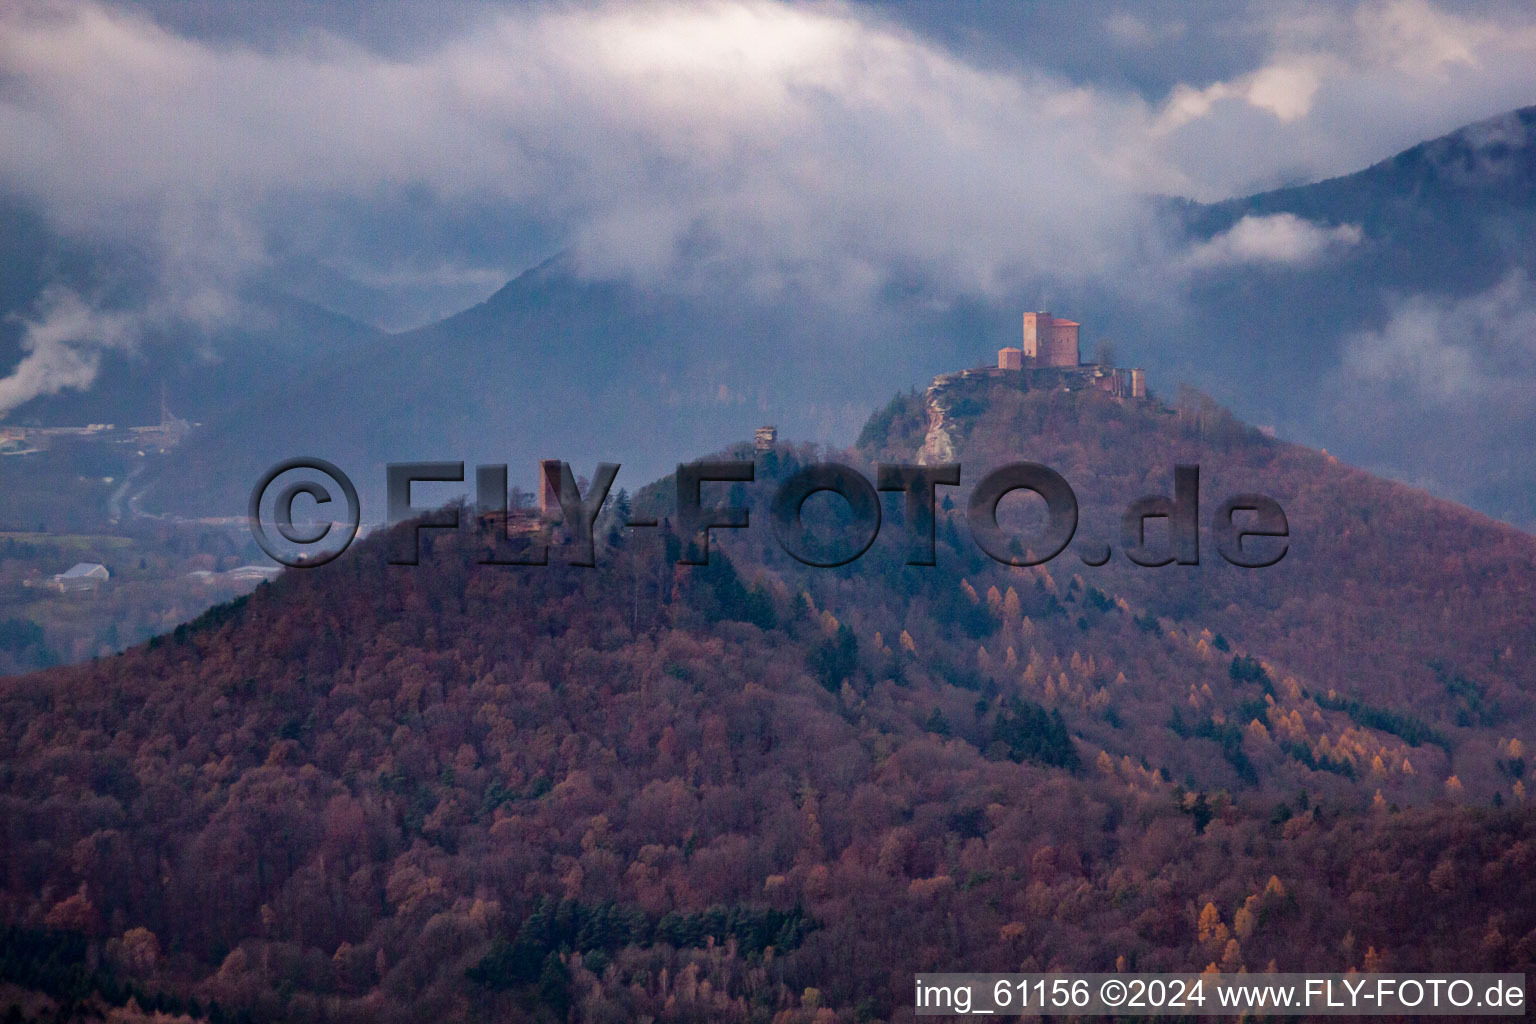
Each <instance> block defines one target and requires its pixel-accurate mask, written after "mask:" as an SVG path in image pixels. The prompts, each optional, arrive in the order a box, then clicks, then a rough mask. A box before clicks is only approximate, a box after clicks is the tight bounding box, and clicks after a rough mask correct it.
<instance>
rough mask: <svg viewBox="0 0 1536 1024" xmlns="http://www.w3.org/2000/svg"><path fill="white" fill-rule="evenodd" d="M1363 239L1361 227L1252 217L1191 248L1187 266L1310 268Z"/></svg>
mask: <svg viewBox="0 0 1536 1024" xmlns="http://www.w3.org/2000/svg"><path fill="white" fill-rule="evenodd" d="M1361 237H1362V233H1361V231H1360V226H1359V225H1358V224H1339V225H1337V226H1334V227H1324V226H1322V225H1319V224H1314V223H1312V222H1311V221H1309V220H1304V219H1302V218H1301V217H1298V216H1296V215H1295V214H1292V213H1276V214H1271V215H1269V216H1258V215H1255V214H1249V215H1247V216H1245V217H1244V218H1243V219H1242V220H1240V221H1238V222H1237V223H1236V224H1234V225H1232V226H1231V227H1230V228H1228V229H1227V230H1226V231H1223V232H1222V233H1221V234H1219V235H1216V236H1215V237H1214V238H1212V239H1210V240H1209V241H1207V242H1202V243H1200V244H1198V245H1196V246H1194V247H1193V248H1191V249H1190V250H1189V252H1188V254H1187V255H1186V256H1185V260H1184V264H1185V266H1187V267H1189V268H1191V269H1195V270H1206V269H1210V268H1213V267H1228V266H1239V265H1244V264H1258V265H1265V264H1269V265H1284V266H1310V265H1312V264H1314V263H1316V262H1317V261H1318V260H1320V259H1322V258H1323V257H1324V256H1326V255H1328V254H1330V253H1336V252H1338V251H1340V250H1342V249H1346V248H1348V247H1350V246H1353V245H1358V244H1359V242H1360V239H1361Z"/></svg>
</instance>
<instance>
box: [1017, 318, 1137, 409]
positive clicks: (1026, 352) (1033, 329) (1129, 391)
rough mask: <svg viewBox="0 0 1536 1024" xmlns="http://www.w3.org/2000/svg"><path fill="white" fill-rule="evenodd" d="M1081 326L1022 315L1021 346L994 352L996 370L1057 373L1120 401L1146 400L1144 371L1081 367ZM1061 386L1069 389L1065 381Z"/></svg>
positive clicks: (1060, 320)
mask: <svg viewBox="0 0 1536 1024" xmlns="http://www.w3.org/2000/svg"><path fill="white" fill-rule="evenodd" d="M1080 327H1082V324H1080V323H1078V322H1077V321H1076V320H1067V319H1064V318H1061V317H1055V316H1052V315H1051V314H1050V313H1046V312H1034V313H1025V314H1024V334H1023V338H1022V341H1021V344H1020V345H1019V346H1018V347H1017V348H1015V347H1012V346H1010V347H1008V348H1000V349H998V350H997V369H998V370H999V371H1008V370H1014V371H1021V372H1022V371H1038V370H1052V371H1056V373H1055V374H1054V375H1053V376H1057V377H1062V378H1072V377H1081V378H1083V379H1082V381H1081V382H1080V383H1082V384H1086V385H1088V386H1091V387H1096V388H1098V389H1100V390H1102V391H1108V392H1110V393H1111V394H1113V395H1116V396H1117V397H1121V398H1145V397H1147V375H1146V371H1145V370H1141V369H1124V368H1119V367H1114V366H1103V365H1100V364H1098V363H1090V364H1087V365H1084V364H1083V362H1082V357H1081V354H1080V353H1079V351H1078V338H1077V332H1078V329H1079V328H1080ZM1061 383H1062V385H1064V386H1067V387H1071V386H1072V382H1071V381H1070V380H1067V379H1064V380H1062V381H1061Z"/></svg>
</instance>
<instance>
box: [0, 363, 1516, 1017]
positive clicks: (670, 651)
mask: <svg viewBox="0 0 1536 1024" xmlns="http://www.w3.org/2000/svg"><path fill="white" fill-rule="evenodd" d="M936 430H937V431H941V432H942V433H943V434H944V437H943V438H939V437H938V436H937V435H936V433H935V431H936ZM946 446H947V447H946ZM940 449H943V450H946V451H948V452H949V453H950V454H951V455H952V456H953V458H954V461H958V462H960V463H961V464H962V467H963V477H962V479H963V485H962V486H961V487H960V488H959V489H958V490H957V491H956V492H955V493H954V495H953V498H952V501H950V502H948V503H947V504H950V505H953V507H954V508H953V509H946V510H944V511H942V512H941V515H940V523H939V528H938V546H937V563H938V564H937V565H936V566H933V567H917V566H906V565H904V564H903V555H904V548H903V544H902V537H901V532H902V530H901V528H902V526H903V524H902V522H901V513H900V502H899V500H898V499H896V498H894V497H892V498H888V499H887V505H886V521H885V526H884V528H883V529H882V532H881V537H880V539H879V540H878V541H877V542H876V543H875V545H874V547H873V548H872V549H871V550H870V551H869V552H868V553H867V554H865V555H864V556H863V558H861V559H859V560H858V561H855V562H853V563H851V564H849V565H846V566H844V567H841V568H837V569H814V568H808V567H804V566H801V565H799V564H797V563H795V562H793V561H791V560H790V559H788V558H787V557H785V556H784V555H783V554H782V552H780V551H779V550H778V547H777V544H776V543H775V541H774V538H773V533H772V531H771V529H770V528H769V525H768V522H767V520H766V516H765V515H764V514H763V510H764V509H765V508H766V503H767V498H768V496H769V495H770V494H771V493H772V491H773V488H774V486H775V482H776V481H777V480H779V479H782V478H783V477H785V476H786V475H787V474H789V473H791V472H792V471H793V470H794V469H795V468H796V467H797V466H798V465H799V464H800V463H801V462H803V461H804V460H806V459H808V458H809V457H810V455H811V454H812V453H810V452H809V451H808V450H806V449H803V448H796V447H794V446H782V447H780V448H779V449H778V450H776V451H775V452H773V453H769V454H765V455H761V456H758V466H757V471H758V472H757V481H756V482H754V483H753V484H751V485H739V486H732V485H711V486H716V487H719V491H718V492H714V491H712V492H711V494H717V496H719V497H722V498H723V497H725V496H726V495H731V496H734V497H736V498H738V499H741V500H748V501H751V502H753V503H754V504H755V506H756V507H757V512H756V513H755V515H754V522H753V526H752V527H751V528H750V529H748V530H746V531H742V532H737V533H734V534H733V533H732V532H731V531H718V532H717V534H716V538H717V539H716V540H715V542H714V546H715V548H716V555H715V562H714V564H712V565H711V566H709V567H707V568H690V567H685V566H678V565H676V564H675V560H676V556H677V553H678V550H679V547H680V545H679V544H678V542H677V540H676V538H674V537H671V536H670V535H669V534H668V533H666V532H665V531H642V530H634V531H626V530H623V529H620V528H618V524H617V523H615V522H614V521H613V519H612V518H611V517H609V518H607V519H605V521H604V524H603V528H602V530H601V531H600V533H601V535H602V539H601V542H600V551H599V558H598V561H599V568H597V569H591V570H585V569H577V568H570V567H565V566H562V565H559V564H555V565H551V566H549V567H546V568H509V567H506V566H484V565H479V564H477V563H478V560H479V558H480V557H481V555H482V553H483V549H484V545H483V543H482V540H483V539H482V538H481V537H479V536H477V535H474V534H472V533H467V532H466V533H464V534H458V535H447V534H439V535H436V536H432V535H430V534H429V535H425V537H424V540H423V550H422V558H421V565H420V566H417V567H405V566H390V565H386V564H385V561H384V558H385V545H387V544H390V543H393V542H395V541H396V540H398V536H387V535H385V536H377V537H372V538H369V539H368V540H366V541H364V542H362V543H360V544H358V545H356V546H355V548H354V550H353V551H351V552H350V553H349V554H348V555H347V556H346V557H344V558H343V559H341V560H339V561H338V562H336V563H333V564H331V565H329V566H325V567H323V568H320V569H316V570H312V571H307V572H290V573H287V574H285V575H284V576H283V577H282V578H281V579H279V580H278V581H277V582H276V583H274V584H271V585H265V586H263V587H261V588H259V589H258V591H257V592H256V593H255V594H253V595H252V596H251V597H249V598H248V599H246V600H244V601H243V602H239V603H236V604H234V605H229V606H224V607H221V608H218V609H215V610H214V611H212V612H210V613H208V614H207V615H205V616H204V617H203V618H202V619H200V620H198V621H197V622H195V623H192V624H189V625H188V626H186V627H183V628H181V629H178V630H177V631H176V632H175V633H173V634H170V635H167V636H165V637H162V638H160V639H159V640H158V641H155V642H153V643H151V644H149V645H146V646H144V647H140V648H136V649H133V650H131V651H128V652H126V653H124V654H122V655H120V656H117V657H113V658H110V659H105V660H101V661H97V662H93V663H91V664H89V665H82V666H76V667H73V668H69V669H60V670H54V671H50V672H47V673H39V674H36V675H32V676H27V677H21V678H14V679H7V680H3V681H0V844H3V846H0V924H4V925H6V926H10V930H9V931H6V932H5V933H4V934H3V936H0V940H3V941H0V971H3V975H0V986H4V987H3V988H0V1012H3V1010H4V1008H5V1000H6V999H7V998H12V999H14V1000H16V1001H17V1002H18V1003H19V1004H21V1005H22V1007H23V1011H24V1012H25V1013H27V1014H36V1015H41V1014H42V1012H43V1009H44V1007H45V1005H47V1004H53V1005H60V1004H62V1005H65V1006H69V1005H75V1006H77V1007H79V1008H81V1009H82V1010H83V1009H84V1008H89V1007H92V1006H95V1007H100V1006H104V1005H106V1004H110V1003H124V1002H125V1001H126V1000H128V999H129V997H130V996H131V997H132V999H133V1004H132V1005H136V1006H138V1007H141V1008H143V1007H159V1008H162V1009H165V1010H168V1011H176V1012H186V1013H188V1014H190V1015H192V1016H194V1017H196V1018H199V1019H203V1018H206V1019H211V1020H236V1019H249V1020H253V1021H257V1020H259V1021H268V1020H271V1021H276V1020H293V1021H320V1020H329V1021H359V1022H361V1021H401V1022H406V1021H411V1022H416V1021H420V1020H423V1019H438V1020H441V1021H445V1022H448V1021H461V1020H462V1021H468V1020H485V1019H509V1018H519V1017H526V1018H527V1019H534V1020H538V1019H545V1020H566V1019H573V1020H581V1021H617V1020H634V1019H641V1018H643V1017H645V1016H652V1017H655V1018H656V1019H659V1020H677V1021H692V1020H699V1021H703V1020H741V1021H749V1020H751V1021H757V1020H761V1021H782V1022H785V1024H788V1022H795V1021H829V1020H839V1021H841V1020H847V1021H853V1020H884V1019H891V1018H893V1017H896V1016H898V1015H899V1014H900V1013H901V1012H902V1008H903V1007H904V1006H906V1005H908V1000H909V999H910V986H911V978H912V975H913V974H914V973H915V972H917V971H933V970H960V969H967V970H1013V969H1026V970H1034V969H1046V968H1061V969H1078V970H1092V969H1104V970H1109V969H1115V968H1116V967H1117V966H1123V967H1124V968H1126V969H1139V970H1171V969H1182V968H1204V967H1206V966H1207V965H1209V964H1216V965H1218V966H1223V967H1226V968H1229V969H1234V970H1235V969H1237V968H1239V967H1247V968H1248V969H1250V970H1260V969H1263V968H1265V967H1267V966H1269V965H1271V964H1273V965H1275V966H1276V967H1278V968H1280V969H1297V970H1300V969H1307V970H1345V969H1349V968H1352V967H1356V968H1360V969H1363V970H1372V969H1396V970H1422V969H1431V968H1434V969H1441V970H1444V969H1448V968H1455V969H1465V970H1477V969H1489V970H1492V969H1500V970H1530V969H1531V967H1532V963H1533V959H1536V882H1533V880H1532V879H1533V875H1532V872H1531V870H1530V869H1531V865H1532V863H1533V860H1536V823H1533V821H1532V816H1531V814H1530V812H1529V811H1528V809H1527V806H1528V805H1527V804H1526V802H1525V799H1524V787H1525V785H1526V784H1527V783H1528V782H1529V781H1530V780H1529V779H1526V778H1525V774H1526V770H1527V765H1528V763H1529V759H1528V757H1527V753H1526V744H1527V743H1528V742H1529V739H1530V734H1531V724H1532V716H1533V710H1532V704H1531V700H1530V693H1529V676H1528V674H1523V673H1524V672H1525V670H1523V669H1522V668H1521V666H1523V665H1528V664H1530V663H1531V655H1532V653H1533V652H1532V648H1533V645H1536V628H1533V621H1532V620H1533V615H1536V612H1533V608H1536V605H1533V602H1532V600H1531V585H1532V584H1531V581H1532V580H1533V579H1536V575H1533V569H1536V564H1533V563H1536V543H1533V541H1532V539H1531V538H1530V537H1529V536H1527V535H1525V534H1522V533H1520V532H1518V531H1515V530H1512V529H1509V528H1507V527H1504V526H1501V525H1499V524H1497V523H1495V522H1493V521H1491V520H1488V519H1486V518H1484V517H1482V516H1479V515H1476V514H1473V513H1470V512H1467V511H1465V510H1463V509H1459V508H1456V507H1454V506H1450V505H1447V504H1445V503H1442V502H1437V501H1434V500H1432V499H1430V498H1428V497H1426V496H1424V495H1422V494H1419V493H1417V492H1414V491H1411V490H1408V489H1406V488H1403V487H1401V486H1398V485H1395V484H1389V483H1386V482H1383V481H1380V480H1376V479H1373V478H1371V477H1369V476H1367V475H1365V474H1363V473H1360V472H1358V471H1355V470H1351V469H1349V468H1348V467H1346V466H1343V465H1340V464H1338V463H1337V462H1335V461H1333V460H1331V459H1330V458H1329V457H1328V456H1326V455H1323V454H1320V453H1316V452H1311V451H1307V450H1305V449H1301V448H1297V447H1295V446H1292V445H1288V444H1284V443H1280V442H1276V441H1273V440H1271V439H1268V438H1265V437H1262V436H1261V435H1259V434H1258V433H1256V432H1255V431H1252V430H1251V429H1249V428H1247V427H1245V426H1243V425H1242V424H1239V423H1237V422H1235V421H1233V420H1232V419H1231V418H1230V417H1228V416H1226V415H1225V414H1223V413H1222V412H1221V411H1220V410H1218V409H1215V408H1214V407H1211V406H1210V405H1209V404H1208V403H1202V402H1199V401H1198V400H1193V399H1192V400H1189V401H1186V402H1183V403H1181V404H1180V406H1179V407H1175V408H1169V407H1165V406H1162V405H1160V404H1157V403H1151V402H1148V403H1133V404H1120V403H1117V402H1114V401H1112V400H1110V399H1108V398H1107V397H1105V396H1101V395H1097V394H1064V393H1059V392H1056V393H1051V392H1027V393H1026V392H1021V391H1019V390H1017V388H1016V387H1013V386H1010V385H1007V384H1001V383H998V382H996V381H993V380H985V379H983V380H976V381H968V382H962V384H960V385H957V386H955V387H952V388H949V389H946V390H942V391H941V392H939V393H936V394H927V395H908V396H901V397H898V398H897V399H896V400H895V401H893V402H892V403H891V405H890V406H889V407H888V408H887V409H885V410H883V411H882V412H881V413H880V414H878V415H877V416H876V417H875V418H874V419H873V420H872V421H871V423H870V426H869V427H868V429H866V431H865V434H864V437H863V438H862V439H861V443H860V446H859V448H858V449H857V450H855V451H850V452H846V453H841V454H839V453H822V454H823V455H826V456H828V457H836V458H839V459H841V460H844V461H850V462H853V463H856V464H858V465H860V467H861V468H863V469H865V470H866V471H870V472H872V470H871V466H870V464H871V463H873V462H875V461H910V460H911V459H913V458H914V457H915V456H916V454H917V453H918V452H919V451H920V450H925V451H927V452H930V453H931V452H934V451H937V450H940ZM727 454H734V455H737V456H743V457H751V455H750V447H749V446H743V447H740V448H737V449H735V450H733V451H732V452H729V453H727ZM1020 458H1026V459H1032V460H1035V461H1038V462H1043V463H1045V464H1047V465H1050V466H1052V467H1053V468H1055V469H1056V470H1057V471H1058V472H1060V473H1061V474H1062V475H1063V476H1065V477H1066V479H1067V480H1068V481H1069V482H1070V483H1071V485H1072V486H1073V488H1074V490H1075V491H1076V493H1077V496H1078V499H1079V501H1080V503H1081V522H1080V526H1079V530H1078V536H1079V538H1080V539H1081V540H1098V541H1107V542H1109V543H1111V544H1114V545H1115V547H1116V549H1117V554H1116V555H1115V556H1114V558H1113V559H1112V560H1111V561H1110V563H1109V564H1108V565H1106V566H1102V567H1098V568H1094V567H1090V566H1088V565H1086V564H1084V562H1083V560H1082V559H1081V558H1080V557H1079V555H1078V549H1077V548H1076V547H1073V548H1071V549H1069V550H1068V551H1067V552H1064V553H1063V554H1062V555H1061V556H1059V557H1058V558H1057V559H1056V560H1053V561H1052V562H1050V563H1048V564H1047V565H1045V566H1041V567H1036V568H1009V567H1005V566H1002V565H1000V564H998V563H996V562H993V561H991V560H990V559H988V558H987V557H986V556H984V555H982V554H981V553H980V552H979V551H978V550H977V548H976V547H975V545H974V544H973V543H972V542H971V539H970V537H969V530H968V528H967V525H966V524H965V522H964V521H963V516H962V515H961V513H960V512H959V511H958V510H961V509H964V508H965V505H966V495H967V493H968V488H969V486H971V485H973V484H974V483H975V482H976V481H977V480H979V479H980V478H981V475H982V474H983V473H984V472H985V471H986V470H987V469H989V468H991V467H992V466H994V465H999V464H1002V463H1004V462H1009V461H1014V460H1017V459H1020ZM1176 463H1198V464H1199V465H1200V467H1201V473H1202V494H1201V502H1202V513H1201V520H1202V526H1203V525H1204V524H1205V522H1207V521H1208V519H1209V514H1210V512H1211V511H1212V510H1214V508H1215V506H1216V505H1217V504H1218V503H1219V502H1220V500H1221V499H1222V498H1223V497H1225V496H1226V495H1228V494H1230V493H1234V492H1237V491H1258V492H1262V493H1264V494H1268V495H1270V496H1272V497H1273V498H1275V499H1276V500H1277V501H1278V502H1279V503H1280V504H1281V505H1282V507H1283V508H1284V509H1285V511H1286V513H1287V516H1288V518H1289V522H1290V532H1291V536H1290V539H1289V543H1290V550H1289V552H1288V554H1287V555H1286V557H1285V558H1284V559H1283V560H1282V561H1281V562H1280V563H1279V564H1278V565H1276V566H1273V567H1271V568H1267V569H1257V570H1246V569H1239V568H1237V567H1234V566H1231V565H1228V564H1226V563H1225V562H1224V561H1222V560H1221V559H1220V558H1219V557H1218V556H1216V554H1215V552H1214V550H1213V549H1212V547H1211V545H1210V543H1209V541H1208V539H1206V538H1202V561H1201V564H1200V565H1199V566H1198V567H1188V566H1174V565H1170V566H1166V567H1163V568H1159V569H1151V568H1144V567H1141V566H1137V565H1132V564H1130V563H1129V562H1127V561H1126V560H1125V559H1124V558H1123V557H1122V556H1121V555H1120V554H1119V553H1118V548H1119V543H1118V527H1117V525H1116V524H1117V523H1118V518H1119V510H1120V509H1121V508H1123V507H1124V506H1125V505H1126V504H1128V503H1129V502H1130V501H1131V500H1132V499H1134V498H1136V497H1139V496H1140V495H1142V494H1146V493H1171V492H1172V475H1173V466H1174V465H1175V464H1176ZM666 493H667V482H666V481H663V482H662V484H661V485H658V486H657V487H654V488H651V489H648V490H647V491H646V492H645V493H643V494H641V495H639V496H637V499H636V503H635V504H636V507H637V510H641V509H645V510H649V509H656V510H657V511H660V512H662V513H665V512H666V511H667V509H666V501H665V495H666ZM814 500H815V501H823V500H824V499H814ZM1016 500H1019V499H1013V498H1010V499H1007V500H1006V501H1005V517H1004V518H1005V520H1007V521H1008V522H1009V523H1010V524H1011V523H1013V522H1014V517H1013V514H1012V511H1011V510H1010V509H1009V507H1008V506H1009V503H1011V502H1014V501H1016ZM1020 504H1021V505H1022V501H1020ZM552 561H554V562H556V563H558V562H559V561H560V560H559V558H558V557H556V558H554V559H552ZM48 1012H49V1013H50V1014H51V1013H52V1012H53V1011H52V1009H49V1010H48ZM49 1019H50V1020H51V1019H53V1017H52V1016H50V1017H49Z"/></svg>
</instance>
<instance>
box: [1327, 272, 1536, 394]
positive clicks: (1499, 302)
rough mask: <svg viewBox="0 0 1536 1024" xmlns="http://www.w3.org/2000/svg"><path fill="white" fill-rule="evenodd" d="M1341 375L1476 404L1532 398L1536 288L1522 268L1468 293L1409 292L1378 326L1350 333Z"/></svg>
mask: <svg viewBox="0 0 1536 1024" xmlns="http://www.w3.org/2000/svg"><path fill="white" fill-rule="evenodd" d="M1340 375H1341V377H1342V382H1343V384H1344V385H1345V386H1346V387H1349V388H1368V389H1376V390H1383V391H1389V392H1392V393H1394V394H1396V395H1398V396H1402V397H1406V398H1408V399H1410V400H1412V401H1423V402H1427V403H1429V404H1432V405H1438V406H1455V407H1457V408H1471V407H1474V406H1481V407H1482V409H1483V414H1484V415H1486V412H1487V410H1488V408H1489V406H1487V405H1486V403H1489V402H1492V403H1494V406H1493V408H1495V409H1497V411H1498V413H1499V414H1500V415H1503V414H1504V413H1505V412H1510V411H1513V410H1511V409H1506V408H1503V405H1504V403H1506V402H1507V403H1512V404H1513V405H1517V406H1520V407H1524V406H1526V405H1528V404H1529V396H1530V395H1531V394H1532V393H1533V392H1536V288H1533V287H1532V285H1531V282H1530V281H1529V280H1528V279H1527V277H1526V276H1525V274H1524V273H1523V272H1521V271H1514V272H1511V273H1510V274H1508V275H1507V276H1505V277H1504V279H1503V280H1501V281H1500V282H1499V283H1498V284H1496V285H1494V286H1493V287H1492V288H1489V289H1487V290H1485V291H1482V292H1478V293H1477V294H1475V295H1472V296H1470V297H1468V298H1464V299H1459V300H1451V299H1447V298H1445V297H1441V296H1432V295H1410V296H1405V297H1400V298H1398V299H1397V301H1396V302H1395V303H1394V304H1393V307H1392V310H1391V315H1390V316H1389V318H1388V320H1387V322H1386V323H1385V324H1384V325H1383V326H1382V327H1381V328H1379V329H1377V330H1370V331H1359V332H1356V333H1354V334H1351V335H1350V336H1349V337H1347V338H1346V339H1345V347H1344V353H1343V365H1342V368H1341V372H1340Z"/></svg>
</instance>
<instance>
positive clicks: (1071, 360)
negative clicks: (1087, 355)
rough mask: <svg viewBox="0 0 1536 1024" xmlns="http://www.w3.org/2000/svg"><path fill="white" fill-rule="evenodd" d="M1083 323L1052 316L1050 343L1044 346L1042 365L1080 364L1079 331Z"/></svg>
mask: <svg viewBox="0 0 1536 1024" xmlns="http://www.w3.org/2000/svg"><path fill="white" fill-rule="evenodd" d="M1081 326H1082V324H1080V323H1078V322H1077V321H1076V320H1060V319H1057V318H1055V317H1052V318H1051V333H1050V344H1049V345H1048V346H1042V350H1041V358H1040V365H1042V366H1076V365H1077V364H1078V358H1079V356H1078V351H1077V331H1078V328H1079V327H1081Z"/></svg>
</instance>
